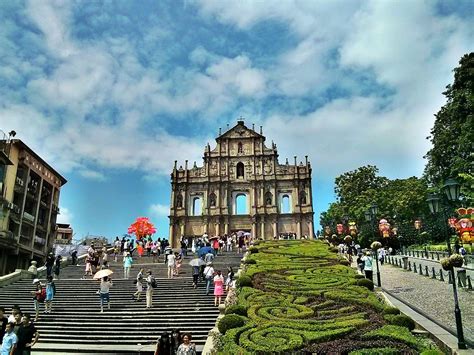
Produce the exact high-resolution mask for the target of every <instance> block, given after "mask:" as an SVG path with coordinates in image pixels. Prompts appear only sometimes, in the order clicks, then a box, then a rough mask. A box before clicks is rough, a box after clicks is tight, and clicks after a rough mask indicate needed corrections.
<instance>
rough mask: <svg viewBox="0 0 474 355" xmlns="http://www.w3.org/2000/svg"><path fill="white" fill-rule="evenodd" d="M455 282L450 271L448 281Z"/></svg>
mask: <svg viewBox="0 0 474 355" xmlns="http://www.w3.org/2000/svg"><path fill="white" fill-rule="evenodd" d="M453 282H454V280H453V276H452V275H451V273H450V272H448V283H449V284H452V283H453Z"/></svg>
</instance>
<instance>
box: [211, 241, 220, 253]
mask: <svg viewBox="0 0 474 355" xmlns="http://www.w3.org/2000/svg"><path fill="white" fill-rule="evenodd" d="M212 249H214V255H217V254H218V252H219V238H218V237H216V238H214V239H213V240H212Z"/></svg>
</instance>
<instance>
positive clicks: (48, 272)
mask: <svg viewBox="0 0 474 355" xmlns="http://www.w3.org/2000/svg"><path fill="white" fill-rule="evenodd" d="M54 260H55V259H54V255H53V253H52V252H50V253H49V254H48V256H47V257H46V276H49V275H52V274H53V266H54Z"/></svg>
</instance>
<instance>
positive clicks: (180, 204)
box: [176, 192, 183, 208]
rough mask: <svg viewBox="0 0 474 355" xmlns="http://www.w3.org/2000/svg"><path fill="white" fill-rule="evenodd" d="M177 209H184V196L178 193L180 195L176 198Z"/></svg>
mask: <svg viewBox="0 0 474 355" xmlns="http://www.w3.org/2000/svg"><path fill="white" fill-rule="evenodd" d="M176 207H177V208H182V207H183V195H181V192H180V193H178V195H177V196H176Z"/></svg>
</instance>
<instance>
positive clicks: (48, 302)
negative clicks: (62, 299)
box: [44, 276, 56, 313]
mask: <svg viewBox="0 0 474 355" xmlns="http://www.w3.org/2000/svg"><path fill="white" fill-rule="evenodd" d="M46 280H47V281H46V298H45V300H44V301H45V303H44V313H51V309H52V306H53V298H54V296H55V295H56V285H55V284H54V281H53V277H52V276H48V277H47V279H46Z"/></svg>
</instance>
